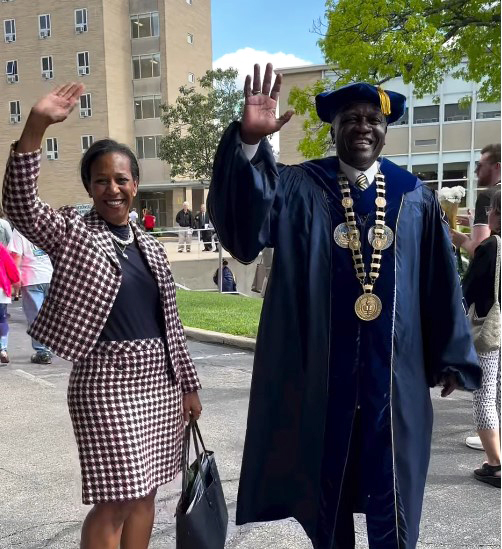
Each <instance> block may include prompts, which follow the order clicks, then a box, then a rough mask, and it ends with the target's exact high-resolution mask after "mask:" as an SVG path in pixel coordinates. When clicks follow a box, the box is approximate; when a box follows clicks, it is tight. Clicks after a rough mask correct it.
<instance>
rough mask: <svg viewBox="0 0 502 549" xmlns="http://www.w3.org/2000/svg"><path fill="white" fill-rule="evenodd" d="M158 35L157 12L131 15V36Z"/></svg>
mask: <svg viewBox="0 0 502 549" xmlns="http://www.w3.org/2000/svg"><path fill="white" fill-rule="evenodd" d="M148 36H159V12H158V11H154V12H152V13H140V14H139V15H131V38H146V37H148Z"/></svg>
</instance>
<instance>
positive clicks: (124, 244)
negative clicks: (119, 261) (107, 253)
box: [110, 223, 134, 259]
mask: <svg viewBox="0 0 502 549" xmlns="http://www.w3.org/2000/svg"><path fill="white" fill-rule="evenodd" d="M127 226H128V228H129V236H128V237H127V239H126V240H122V239H121V238H119V237H118V236H117V235H116V234H114V233H113V232H112V231H110V235H111V237H112V240H113V241H114V243H115V244H117V248H118V249H119V251H120V253H121V254H122V257H124V258H125V259H127V258H128V257H129V256H128V255H127V254H126V253H125V249H126V248H127V246H129V244H132V243H133V242H134V232H133V230H132V229H131V225H130V224H129V223H128V225H127Z"/></svg>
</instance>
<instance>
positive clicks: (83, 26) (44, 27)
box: [3, 8, 88, 42]
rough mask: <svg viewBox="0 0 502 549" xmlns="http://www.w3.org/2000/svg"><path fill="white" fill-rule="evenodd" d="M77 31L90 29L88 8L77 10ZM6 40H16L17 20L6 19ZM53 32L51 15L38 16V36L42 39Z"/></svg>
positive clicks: (4, 23) (4, 28)
mask: <svg viewBox="0 0 502 549" xmlns="http://www.w3.org/2000/svg"><path fill="white" fill-rule="evenodd" d="M74 14H75V32H76V33H77V34H82V33H83V32H87V31H88V25H87V8H79V9H76V10H75V12H74ZM3 31H4V40H5V42H15V41H16V20H15V19H4V22H3ZM51 34H52V25H51V15H50V13H43V14H41V15H39V16H38V37H39V38H41V39H45V38H49V37H50V36H51Z"/></svg>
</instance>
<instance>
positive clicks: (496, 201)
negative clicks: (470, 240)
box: [490, 191, 500, 235]
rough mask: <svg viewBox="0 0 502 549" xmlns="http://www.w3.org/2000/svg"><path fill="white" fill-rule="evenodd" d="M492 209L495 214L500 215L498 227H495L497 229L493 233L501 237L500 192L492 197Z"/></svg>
mask: <svg viewBox="0 0 502 549" xmlns="http://www.w3.org/2000/svg"><path fill="white" fill-rule="evenodd" d="M490 207H491V208H492V210H493V211H494V212H495V214H496V215H498V227H495V229H493V230H492V233H495V234H498V235H500V191H497V192H496V193H495V194H494V195H493V196H492V201H491V204H490Z"/></svg>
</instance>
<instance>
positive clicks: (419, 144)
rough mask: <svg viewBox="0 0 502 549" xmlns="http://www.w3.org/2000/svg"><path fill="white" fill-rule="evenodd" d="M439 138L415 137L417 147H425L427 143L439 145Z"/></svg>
mask: <svg viewBox="0 0 502 549" xmlns="http://www.w3.org/2000/svg"><path fill="white" fill-rule="evenodd" d="M437 144H438V140H437V139H415V147H425V146H426V145H437Z"/></svg>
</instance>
